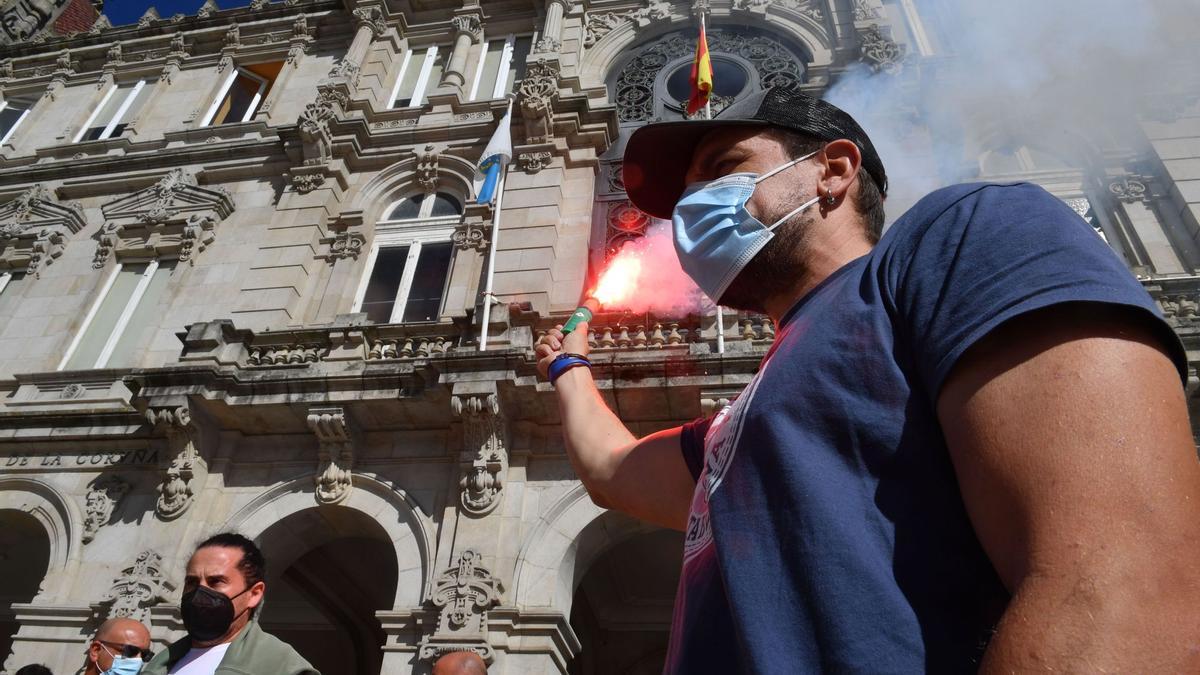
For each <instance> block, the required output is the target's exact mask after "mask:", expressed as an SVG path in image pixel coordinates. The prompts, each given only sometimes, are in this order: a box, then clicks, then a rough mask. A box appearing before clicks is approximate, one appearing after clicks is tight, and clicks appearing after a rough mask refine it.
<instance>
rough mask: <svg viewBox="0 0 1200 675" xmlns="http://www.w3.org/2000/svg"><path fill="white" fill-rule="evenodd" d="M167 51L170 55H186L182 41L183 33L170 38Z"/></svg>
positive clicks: (185, 47) (185, 48)
mask: <svg viewBox="0 0 1200 675" xmlns="http://www.w3.org/2000/svg"><path fill="white" fill-rule="evenodd" d="M168 51H169V53H171V54H179V55H183V56H186V55H187V43H186V42H185V41H184V38H183V33H176V34H175V35H173V36H171V46H170V48H169V50H168Z"/></svg>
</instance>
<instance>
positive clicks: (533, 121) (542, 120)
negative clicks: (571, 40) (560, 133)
mask: <svg viewBox="0 0 1200 675" xmlns="http://www.w3.org/2000/svg"><path fill="white" fill-rule="evenodd" d="M557 98H558V66H557V65H556V64H554V63H552V62H549V61H546V60H545V59H538V60H537V62H536V63H533V64H530V66H529V68H528V69H527V70H526V72H525V77H524V78H522V79H521V85H520V86H519V87H518V88H517V100H518V101H520V103H521V116H522V117H523V118H524V119H525V141H526V142H527V143H547V142H550V141H551V140H552V139H553V138H554V101H555V100H556V99H557Z"/></svg>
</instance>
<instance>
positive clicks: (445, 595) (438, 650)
mask: <svg viewBox="0 0 1200 675" xmlns="http://www.w3.org/2000/svg"><path fill="white" fill-rule="evenodd" d="M482 559H483V558H482V556H480V555H479V554H478V553H476V552H475V551H471V550H466V551H463V552H462V553H460V554H459V556H458V561H457V563H455V565H454V566H453V567H451V568H449V569H447V570H446V571H445V572H443V573H442V574H441V575H440V576H438V578H437V579H435V580H434V589H433V597H432V598H431V600H432V601H433V605H434V606H435V607H437V608H438V609H439V610H440V612H439V614H438V627H437V630H436V631H435V632H434V634H433V635H430V636H428V637H426V638H424V639H423V640H421V649H420V652H419V654H418V658H419V659H420V660H422V661H435V660H437V659H438V658H439V657H441V656H443V655H445V654H448V653H450V652H461V651H473V652H475V653H477V654H479V656H480V657H482V658H483V660H484V662H485V663H491V662H492V660H493V658H494V656H495V652H494V651H493V649H492V646H491V644H489V643H488V640H487V613H488V610H490V609H491V608H492V607H495V606H496V605H498V604H499V603H500V594H501V593H502V592H503V590H504V587H503V585H502V584H501V583H500V580H499V579H497V578H496V577H494V576H492V573H491V572H490V571H489V570H488V569H487V568H485V567H483V566H482V565H481V564H480V563H481V562H482Z"/></svg>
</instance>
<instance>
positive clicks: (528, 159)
mask: <svg viewBox="0 0 1200 675" xmlns="http://www.w3.org/2000/svg"><path fill="white" fill-rule="evenodd" d="M551 159H553V155H551V154H550V153H549V152H546V151H541V152H523V153H521V154H519V155H517V165H518V166H520V167H521V170H522V171H524V172H525V173H537V172H539V171H541V170H542V169H544V168H546V167H548V166H550V161H551Z"/></svg>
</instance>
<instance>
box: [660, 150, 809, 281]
mask: <svg viewBox="0 0 1200 675" xmlns="http://www.w3.org/2000/svg"><path fill="white" fill-rule="evenodd" d="M818 152H820V150H817V151H816V152H812V153H809V154H807V155H805V156H803V157H800V158H798V159H793V160H791V161H789V162H787V163H786V164H783V165H781V166H778V167H776V168H774V169H772V170H770V171H768V172H767V173H764V174H762V175H761V176H760V175H758V174H755V173H733V174H729V175H728V176H721V177H720V178H716V179H713V180H710V181H701V182H698V183H692V184H691V185H689V186H688V187H687V189H686V190H684V192H683V196H682V197H680V198H679V201H678V202H677V203H676V204H675V213H674V215H673V216H672V218H671V221H672V223H673V224H674V230H675V252H676V253H677V254H679V262H680V264H681V265H682V266H683V271H684V272H686V273H687V275H688V276H689V277H691V278H692V281H695V282H696V285H697V286H699V287H700V290H702V291H704V293H705V294H706V295H708V297H710V298H712V300H713V302H718V303H719V302H720V299H721V296H722V295H723V294H724V293H725V291H726V289H728V288H729V285H730V284H732V283H733V280H734V279H735V278H736V277H737V275H738V274H740V273H741V271H742V270H743V269H745V267H746V265H747V264H749V263H750V260H751V259H752V258H754V256H755V255H757V254H758V252H759V251H761V250H762V249H763V247H764V246H766V245H767V242H768V241H770V240H771V237H773V236H775V235H774V234H773V233H772V230H774V229H775V228H776V227H778V226H779V225H780V223H783V222H784V221H786V220H787V219H788V218H791V217H792V216H794V215H796V214H797V213H800V212H801V211H804V210H805V209H807V208H809V207H810V206H812V205H813V204H816V203H817V202H818V201H820V199H821V198H820V196H819V195H818V196H816V197H813V198H812V199H810V200H808V201H806V202H804V203H803V204H801V205H800V206H797V207H796V208H794V209H792V211H791V212H790V213H788V214H787V215H785V216H783V217H782V218H780V219H779V220H777V221H775V222H774V223H772V224H771V225H770V227H768V226H766V225H763V224H762V222H760V221H759V220H758V219H757V218H755V217H754V216H752V215H750V212H749V211H748V210H747V209H746V202H747V201H748V200H749V199H750V196H751V195H752V194H754V187H755V186H756V185H758V184H759V183H761V182H762V181H764V180H766V179H768V178H770V177H771V176H774V175H775V174H777V173H779V172H780V171H783V170H784V169H787V168H789V167H792V166H795V165H796V164H799V163H800V162H803V161H804V160H806V159H809V158H811V157H813V156H814V155H816V154H817V153H818Z"/></svg>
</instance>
